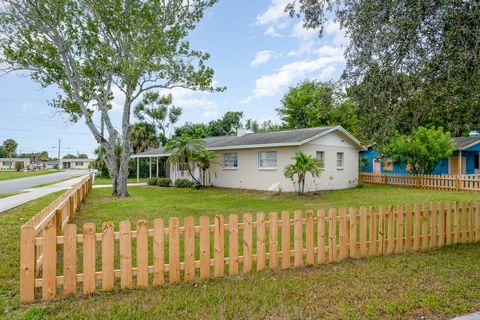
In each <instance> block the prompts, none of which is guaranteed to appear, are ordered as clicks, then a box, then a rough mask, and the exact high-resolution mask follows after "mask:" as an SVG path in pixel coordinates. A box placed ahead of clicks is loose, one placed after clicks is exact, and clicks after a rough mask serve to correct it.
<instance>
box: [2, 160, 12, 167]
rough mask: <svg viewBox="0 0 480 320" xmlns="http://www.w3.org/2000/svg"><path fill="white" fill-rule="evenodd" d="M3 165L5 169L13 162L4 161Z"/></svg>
mask: <svg viewBox="0 0 480 320" xmlns="http://www.w3.org/2000/svg"><path fill="white" fill-rule="evenodd" d="M3 165H4V166H5V167H9V166H10V165H11V162H10V161H3Z"/></svg>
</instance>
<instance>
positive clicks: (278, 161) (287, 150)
mask: <svg viewBox="0 0 480 320" xmlns="http://www.w3.org/2000/svg"><path fill="white" fill-rule="evenodd" d="M205 148H206V149H207V150H211V151H214V152H216V154H217V158H216V162H217V163H215V164H213V165H212V168H211V174H210V176H209V177H208V180H209V182H210V184H211V185H214V186H218V187H226V188H242V189H255V190H272V191H273V190H283V191H295V186H294V184H293V182H292V181H291V180H290V179H287V178H285V176H284V174H283V170H284V168H285V166H287V165H288V164H290V163H293V160H292V157H293V156H294V155H295V152H297V151H303V152H304V153H306V154H309V155H312V156H315V157H317V158H318V159H320V160H322V162H323V164H324V169H323V171H322V173H321V175H320V177H319V178H312V177H311V175H309V174H308V175H307V179H306V183H305V189H306V190H309V191H314V190H331V189H346V188H352V187H355V186H356V185H357V182H358V152H359V151H360V150H364V147H363V146H362V145H361V143H360V142H359V141H358V140H357V139H356V138H355V137H354V136H352V135H351V134H350V133H349V132H347V131H346V130H345V129H343V128H342V127H341V126H330V127H319V128H308V129H296V130H284V131H274V132H262V133H246V132H243V131H241V130H240V131H239V133H238V134H237V135H235V136H220V137H209V138H206V139H205ZM168 156H169V154H168V152H166V151H165V150H164V148H159V149H154V150H150V151H146V152H143V153H139V154H136V155H134V156H133V157H134V158H137V159H139V158H150V160H151V159H152V158H160V157H168ZM157 163H158V159H157ZM182 166H183V169H184V170H182ZM137 168H138V160H137ZM150 168H151V161H150ZM182 171H183V175H182ZM137 172H138V171H137ZM150 172H151V171H150ZM165 175H166V176H168V177H170V178H171V179H172V180H173V181H175V180H176V179H179V178H187V179H191V177H190V176H189V174H188V173H187V171H186V166H185V164H181V163H180V164H177V165H176V166H169V167H168V168H167V170H166V172H165ZM193 175H194V176H195V177H197V178H198V177H200V170H199V168H198V166H197V165H196V164H194V169H193ZM137 176H138V175H137Z"/></svg>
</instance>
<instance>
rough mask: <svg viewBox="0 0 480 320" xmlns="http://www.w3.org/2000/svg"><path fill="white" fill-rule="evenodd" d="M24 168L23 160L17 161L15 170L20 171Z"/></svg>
mask: <svg viewBox="0 0 480 320" xmlns="http://www.w3.org/2000/svg"><path fill="white" fill-rule="evenodd" d="M22 169H23V162H18V161H17V162H15V170H17V171H20V170H22Z"/></svg>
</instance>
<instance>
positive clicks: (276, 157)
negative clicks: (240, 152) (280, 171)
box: [257, 150, 278, 171]
mask: <svg viewBox="0 0 480 320" xmlns="http://www.w3.org/2000/svg"><path fill="white" fill-rule="evenodd" d="M266 152H274V153H275V163H276V164H277V165H276V166H275V167H261V166H260V163H261V159H260V154H261V153H266ZM257 166H258V170H261V171H275V170H277V166H278V153H277V151H276V150H272V151H259V152H258V163H257Z"/></svg>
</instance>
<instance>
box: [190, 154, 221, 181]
mask: <svg viewBox="0 0 480 320" xmlns="http://www.w3.org/2000/svg"><path fill="white" fill-rule="evenodd" d="M216 158H217V154H216V153H215V152H213V151H210V150H206V149H201V150H199V151H198V152H197V153H196V154H195V160H196V161H198V166H199V167H200V170H201V171H202V184H203V185H204V186H205V185H207V172H209V170H210V168H211V166H212V164H213V163H215V159H216Z"/></svg>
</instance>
